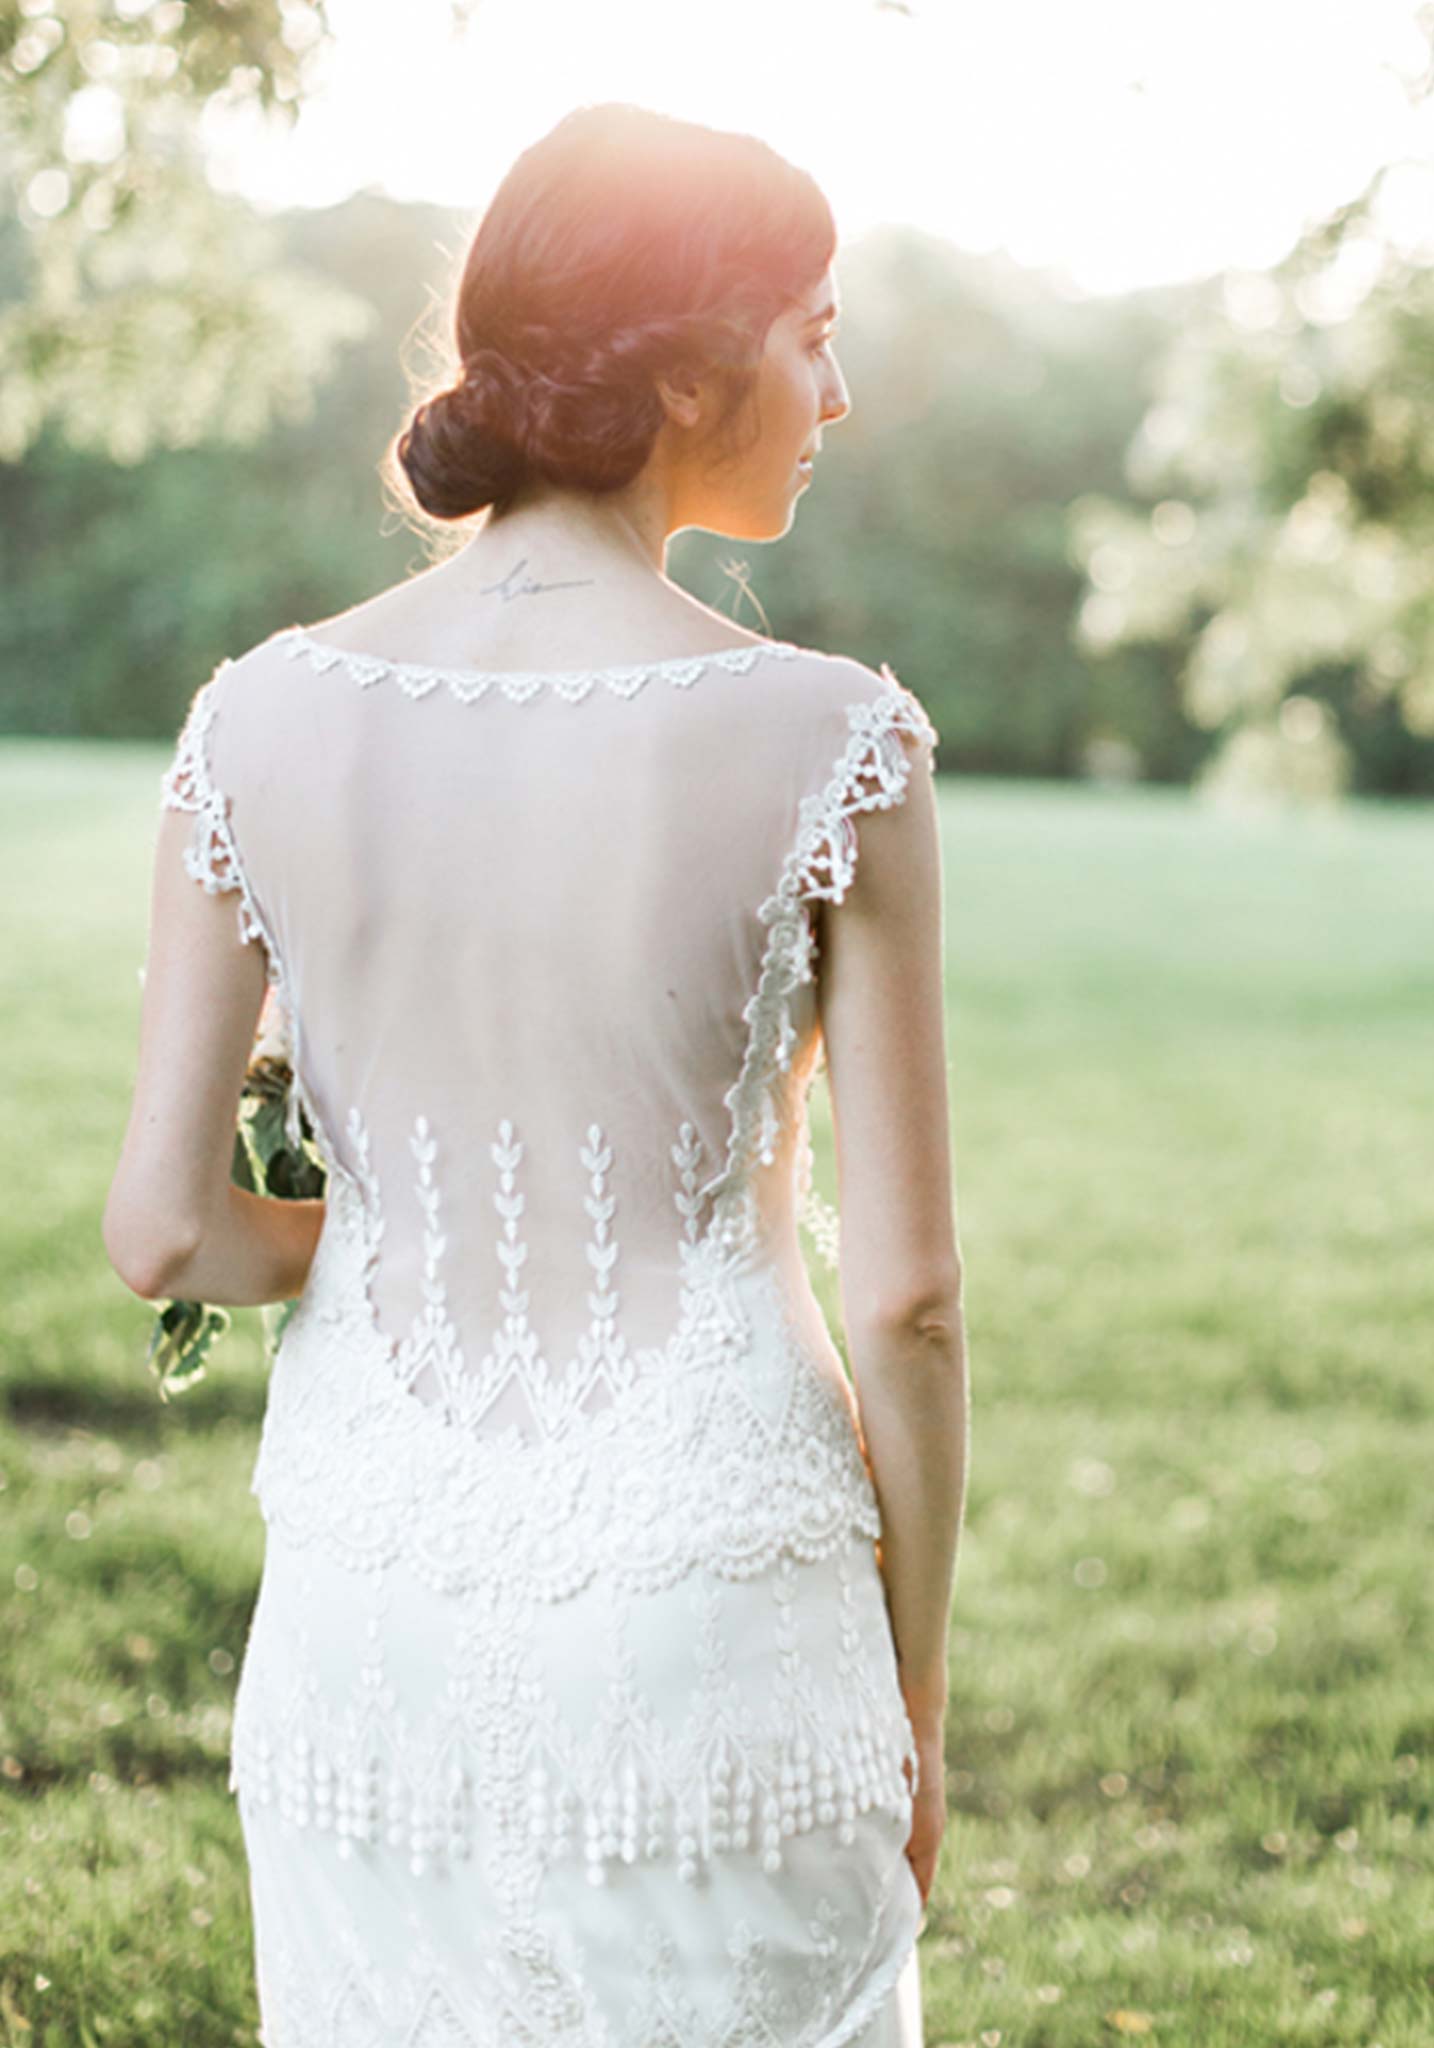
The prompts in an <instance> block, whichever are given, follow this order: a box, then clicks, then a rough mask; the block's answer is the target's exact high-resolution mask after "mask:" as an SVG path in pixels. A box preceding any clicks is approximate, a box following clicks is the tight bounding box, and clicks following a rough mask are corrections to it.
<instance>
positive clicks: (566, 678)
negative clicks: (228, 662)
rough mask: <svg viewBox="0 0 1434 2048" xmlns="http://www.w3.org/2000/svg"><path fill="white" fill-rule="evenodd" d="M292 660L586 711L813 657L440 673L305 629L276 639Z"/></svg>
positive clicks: (777, 650)
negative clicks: (593, 701) (721, 673)
mask: <svg viewBox="0 0 1434 2048" xmlns="http://www.w3.org/2000/svg"><path fill="white" fill-rule="evenodd" d="M275 640H276V643H277V644H279V645H280V646H282V647H283V649H284V652H285V653H286V654H287V655H288V656H289V658H290V659H291V660H297V659H299V658H300V657H304V658H307V660H308V661H309V663H310V665H311V666H312V667H313V668H315V669H317V670H318V671H319V672H320V674H325V673H327V671H329V670H330V669H334V668H340V669H342V670H343V671H344V672H345V674H347V675H349V676H351V677H352V678H353V680H354V681H355V682H356V683H359V684H361V685H362V686H363V687H364V688H366V689H367V688H369V687H370V686H371V685H372V684H374V683H378V682H384V681H392V682H394V683H396V684H397V685H398V687H399V689H400V690H402V692H403V694H404V695H405V696H406V697H411V698H414V699H417V698H419V697H426V696H428V695H429V694H430V692H432V691H433V690H437V689H445V690H447V691H448V693H449V695H450V696H453V697H456V698H457V699H458V701H459V703H460V704H473V703H476V702H477V701H478V699H479V698H481V697H486V696H488V695H490V694H491V693H492V692H493V691H495V690H496V691H498V692H499V694H500V695H502V696H504V697H506V698H508V699H509V701H510V702H511V703H514V704H526V703H528V702H530V701H531V700H532V699H533V698H534V697H537V696H540V695H541V694H542V692H543V691H544V690H547V691H550V692H551V694H552V695H553V696H555V697H561V698H563V699H564V701H565V702H567V703H569V704H576V703H580V702H581V701H582V699H583V698H584V697H587V696H590V695H591V694H592V692H593V690H595V689H597V688H599V687H600V688H602V689H605V690H608V691H610V692H611V694H612V695H613V696H615V697H628V698H631V697H635V696H637V694H638V692H639V691H640V690H641V689H642V688H643V687H644V685H645V684H647V683H650V682H664V683H672V684H675V685H676V686H677V687H678V688H679V689H686V688H687V687H688V686H689V685H690V684H692V683H694V682H696V680H697V678H698V677H699V676H700V675H701V674H702V672H703V670H704V669H708V668H720V669H725V670H726V671H727V672H728V674H729V675H746V674H748V673H749V671H750V670H751V669H752V668H754V667H755V666H756V664H757V662H758V661H759V660H760V659H761V658H762V656H763V655H770V656H771V657H772V658H773V659H774V660H777V661H793V660H795V659H796V657H797V656H798V655H799V654H806V653H809V652H810V651H811V650H810V649H808V648H804V647H799V646H797V645H796V643H795V642H794V641H790V640H763V641H759V642H758V643H757V644H756V645H754V646H751V647H723V648H719V649H717V650H716V651H715V652H713V653H711V654H683V655H674V656H670V657H669V658H668V659H666V660H663V661H644V662H630V663H628V664H626V665H623V666H617V665H613V666H610V667H607V668H583V669H478V668H437V667H431V666H429V665H428V664H427V663H425V662H417V661H388V660H385V658H384V657H383V656H382V655H378V654H355V653H354V652H352V651H351V650H350V649H348V648H344V647H331V646H329V645H328V644H327V643H326V642H325V641H322V640H316V639H315V638H314V636H313V634H312V633H310V632H308V631H307V629H306V628H305V627H303V626H289V627H287V628H286V629H285V630H284V631H283V632H282V633H278V634H276V635H275Z"/></svg>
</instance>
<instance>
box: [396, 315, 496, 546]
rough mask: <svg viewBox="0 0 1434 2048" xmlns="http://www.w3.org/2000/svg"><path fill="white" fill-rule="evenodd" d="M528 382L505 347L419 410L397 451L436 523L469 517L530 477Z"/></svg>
mask: <svg viewBox="0 0 1434 2048" xmlns="http://www.w3.org/2000/svg"><path fill="white" fill-rule="evenodd" d="M524 383H525V379H524V378H523V376H522V374H521V373H520V372H519V371H518V369H517V368H516V366H515V365H514V364H513V363H512V362H510V361H509V359H508V358H507V357H506V356H504V355H501V354H500V353H499V352H498V350H497V349H491V348H485V349H479V350H478V351H477V352H476V354H475V355H473V356H471V357H470V358H469V359H468V361H467V363H466V364H465V365H464V370H463V375H462V378H461V379H460V380H459V382H458V383H456V384H453V385H450V386H449V387H448V389H447V390H445V391H438V392H435V393H434V395H433V397H432V398H429V399H426V400H425V401H424V402H423V404H421V405H420V406H419V407H418V408H417V410H416V411H415V413H414V415H413V418H412V420H411V421H410V423H409V425H408V427H407V428H406V429H405V431H404V432H403V433H402V434H401V435H400V436H399V441H398V447H397V451H396V452H397V455H398V459H399V461H400V462H401V463H402V465H403V469H404V473H405V475H406V476H407V478H408V482H409V487H410V489H411V490H412V492H413V495H414V497H415V498H416V499H417V500H418V502H419V504H420V505H421V506H422V507H423V509H424V511H425V512H427V513H429V514H430V515H431V516H432V517H433V518H435V519H463V518H466V517H467V515H468V514H469V513H470V512H481V511H482V509H483V507H484V506H485V505H492V504H496V503H499V502H501V501H502V500H504V499H506V498H509V497H511V496H512V495H513V493H514V492H515V491H516V490H517V489H518V486H519V485H520V484H521V483H522V481H523V479H524V476H525V474H526V471H527V463H526V461H525V458H524V452H523V446H524V441H525V439H526V435H525V432H524V419H523V414H524V409H525V393H524Z"/></svg>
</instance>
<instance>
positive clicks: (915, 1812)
mask: <svg viewBox="0 0 1434 2048" xmlns="http://www.w3.org/2000/svg"><path fill="white" fill-rule="evenodd" d="M906 1710H907V1712H908V1714H909V1715H910V1717H911V1726H912V1730H913V1732H914V1733H915V1736H916V1779H917V1783H916V1797H915V1799H914V1801H913V1803H912V1813H911V1835H910V1839H909V1840H908V1842H907V1844H906V1854H907V1858H908V1860H909V1862H910V1864H911V1868H912V1871H913V1873H914V1874H915V1877H916V1882H917V1884H918V1886H919V1887H920V1890H921V1902H922V1904H923V1905H924V1904H925V1903H926V1900H927V1899H928V1897H929V1896H930V1893H931V1887H932V1884H933V1883H934V1882H935V1878H936V1861H937V1858H938V1856H939V1855H940V1853H941V1841H942V1837H943V1836H944V1834H945V1832H946V1706H945V1702H944V1701H942V1702H941V1703H940V1704H939V1705H929V1704H927V1703H925V1702H923V1701H921V1700H913V1699H912V1698H911V1697H910V1695H908V1696H907V1701H906ZM907 1779H908V1783H909V1782H910V1773H909V1772H908V1773H907Z"/></svg>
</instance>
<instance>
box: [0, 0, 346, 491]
mask: <svg viewBox="0 0 1434 2048" xmlns="http://www.w3.org/2000/svg"><path fill="white" fill-rule="evenodd" d="M327 34H328V27H327V21H326V16H325V6H324V0H225V4H224V5H223V6H187V5H185V4H184V0H60V4H56V0H0V151H3V156H0V164H3V171H4V175H5V177H6V179H7V180H8V182H9V184H10V187H11V190H12V192H13V195H14V200H15V216H16V218H17V219H18V222H19V230H20V235H21V237H22V242H21V246H22V248H23V251H24V257H23V259H22V260H21V261H20V262H18V263H17V264H15V265H7V269H9V270H11V272H12V280H11V281H12V293H11V295H10V296H9V297H8V302H7V303H5V304H4V305H3V306H0V459H4V460H9V461H11V462H13V461H16V460H17V459H18V458H19V457H20V456H21V455H23V454H24V452H25V451H26V449H28V448H29V447H30V446H31V445H32V444H33V443H34V441H35V440H36V439H37V437H38V436H39V434H40V432H41V431H42V429H43V428H44V426H45V425H46V423H47V422H52V423H53V424H54V426H55V427H56V428H57V430H58V431H59V433H60V434H61V435H62V436H63V438H64V439H66V440H67V441H69V442H70V443H71V444H72V445H74V446H75V447H79V448H91V449H95V450H97V451H99V452H101V453H103V454H104V455H106V456H107V457H108V458H109V459H110V460H111V461H115V462H134V461H137V460H138V459H139V457H140V456H142V455H144V454H146V453H147V452H148V451H149V450H150V449H152V448H156V447H160V448H189V447H194V446H196V445H198V444H199V443H200V442H203V441H206V440H223V441H248V440H252V439H254V438H255V437H256V436H257V435H259V434H260V433H261V432H263V430H264V429H265V428H266V427H267V426H268V425H269V424H270V423H271V421H273V420H275V419H292V418H296V417H299V416H301V415H302V414H303V412H304V411H305V409H306V408H307V406H308V404H309V402H310V394H311V392H312V389H313V386H314V384H315V382H316V381H317V380H318V379H319V378H320V376H321V375H322V374H323V372H324V371H325V369H326V368H327V366H328V364H329V362H330V361H331V359H332V357H333V355H334V352H335V350H336V349H337V348H338V347H339V346H340V345H341V344H342V343H343V342H345V341H348V340H351V339H353V338H355V337H357V336H358V335H360V334H362V333H363V332H365V331H366V329H367V327H368V325H369V323H370V317H371V316H370V313H369V310H368V308H367V307H366V306H365V304H364V302H363V301H362V300H361V299H359V298H357V297H355V296H354V295H353V294H351V293H347V292H344V291H342V290H340V289H338V288H337V287H336V286H335V285H334V284H333V283H331V282H329V281H327V280H325V279H323V278H322V277H320V276H319V275H317V274H315V273H312V272H310V271H307V270H304V269H302V268H300V267H298V266H295V265H293V264H286V263H284V262H282V261H280V260H278V259H277V255H276V249H277V244H276V241H275V238H274V236H273V235H272V233H271V232H270V231H269V229H268V228H266V226H265V225H264V223H263V222H262V221H261V219H260V218H259V216H258V215H256V214H255V213H254V211H253V210H252V209H251V208H250V207H248V206H247V205H245V204H243V203H242V202H240V201H239V200H237V199H234V198H231V197H226V196H225V195H223V194H221V193H219V192H216V191H215V190H214V189H213V188H212V187H211V186H210V184H209V183H208V182H207V179H206V177H205V173H204V165H203V156H202V149H201V132H202V128H201V124H202V120H203V117H204V114H205V112H206V110H208V109H210V108H214V107H218V106H240V105H244V104H250V105H253V106H255V107H257V108H259V109H262V110H263V111H265V112H266V113H277V114H278V115H280V116H281V117H285V116H287V117H288V118H292V116H293V113H294V111H295V110H296V108H297V106H298V103H299V99H300V96H301V93H302V91H303V89H304V85H305V81H306V78H307V76H308V74H309V68H310V66H311V64H312V62H313V60H314V58H315V56H316V54H317V53H318V52H319V50H320V49H321V47H322V45H323V43H324V41H325V39H326V37H327Z"/></svg>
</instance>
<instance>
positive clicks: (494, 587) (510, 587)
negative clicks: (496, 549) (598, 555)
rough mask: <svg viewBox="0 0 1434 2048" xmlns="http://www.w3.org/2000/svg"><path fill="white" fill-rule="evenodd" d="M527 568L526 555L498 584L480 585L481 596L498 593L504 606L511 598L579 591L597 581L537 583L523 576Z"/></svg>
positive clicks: (586, 578) (580, 578)
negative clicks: (491, 592) (562, 591)
mask: <svg viewBox="0 0 1434 2048" xmlns="http://www.w3.org/2000/svg"><path fill="white" fill-rule="evenodd" d="M527 566H528V557H527V556H526V555H524V556H523V558H522V560H521V561H520V562H516V563H515V564H514V565H513V567H512V568H511V569H510V570H509V571H508V573H507V575H506V576H503V577H501V578H500V579H499V580H498V582H496V583H484V584H480V586H479V589H480V592H481V594H482V595H484V596H487V594H488V593H489V592H490V591H496V592H497V593H498V595H499V597H501V598H502V600H503V602H504V604H506V603H507V602H508V600H509V598H513V597H541V596H542V595H543V593H544V592H545V591H549V590H577V589H579V588H580V587H581V586H582V585H583V584H584V583H593V582H595V581H596V580H597V579H596V578H595V577H592V576H574V577H572V578H570V579H569V580H568V581H567V582H566V583H537V582H535V581H534V580H533V579H532V578H531V577H527V576H523V574H522V572H523V570H524V569H526V568H527ZM520 577H522V580H521V582H520V581H519V578H520Z"/></svg>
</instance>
